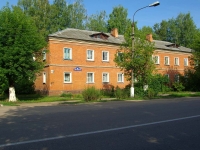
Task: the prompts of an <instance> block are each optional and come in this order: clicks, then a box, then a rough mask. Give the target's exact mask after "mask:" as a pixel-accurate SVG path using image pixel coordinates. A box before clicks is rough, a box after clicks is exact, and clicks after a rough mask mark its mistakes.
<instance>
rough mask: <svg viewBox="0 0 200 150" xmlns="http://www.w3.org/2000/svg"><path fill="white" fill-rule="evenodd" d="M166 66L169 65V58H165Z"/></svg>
mask: <svg viewBox="0 0 200 150" xmlns="http://www.w3.org/2000/svg"><path fill="white" fill-rule="evenodd" d="M166 59H167V61H166ZM164 64H165V65H169V56H165V57H164Z"/></svg>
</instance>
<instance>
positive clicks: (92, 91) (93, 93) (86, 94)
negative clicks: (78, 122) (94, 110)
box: [82, 86, 101, 102]
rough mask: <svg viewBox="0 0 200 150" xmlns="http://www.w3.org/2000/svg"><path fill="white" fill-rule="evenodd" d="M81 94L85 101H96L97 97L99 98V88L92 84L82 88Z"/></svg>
mask: <svg viewBox="0 0 200 150" xmlns="http://www.w3.org/2000/svg"><path fill="white" fill-rule="evenodd" d="M82 95H83V99H84V100H85V101H86V102H89V101H97V100H98V99H100V98H101V92H100V90H98V89H96V88H95V87H94V86H92V87H88V88H87V89H85V90H83V92H82Z"/></svg>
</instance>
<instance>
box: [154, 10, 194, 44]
mask: <svg viewBox="0 0 200 150" xmlns="http://www.w3.org/2000/svg"><path fill="white" fill-rule="evenodd" d="M153 28H154V32H155V33H156V34H157V36H156V38H157V39H158V40H163V41H169V42H172V43H175V44H178V45H181V46H185V47H190V46H191V44H192V43H193V42H194V35H195V32H196V25H195V24H194V21H193V19H192V17H191V15H190V13H187V14H182V13H180V14H179V15H178V16H177V17H176V18H175V19H174V18H172V19H169V20H168V21H165V20H163V21H162V22H161V23H160V24H158V23H157V24H155V25H154V27H153Z"/></svg>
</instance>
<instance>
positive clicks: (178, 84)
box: [173, 82, 185, 92]
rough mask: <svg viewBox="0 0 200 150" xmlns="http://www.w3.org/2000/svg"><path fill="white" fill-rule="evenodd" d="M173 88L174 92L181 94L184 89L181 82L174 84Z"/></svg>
mask: <svg viewBox="0 0 200 150" xmlns="http://www.w3.org/2000/svg"><path fill="white" fill-rule="evenodd" d="M173 88H174V90H176V91H178V92H181V91H182V90H184V89H185V87H184V86H183V84H182V83H181V82H174V83H173Z"/></svg>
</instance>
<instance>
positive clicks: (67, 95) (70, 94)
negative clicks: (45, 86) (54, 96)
mask: <svg viewBox="0 0 200 150" xmlns="http://www.w3.org/2000/svg"><path fill="white" fill-rule="evenodd" d="M72 96H73V95H72V93H62V94H61V95H60V97H68V98H72Z"/></svg>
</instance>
